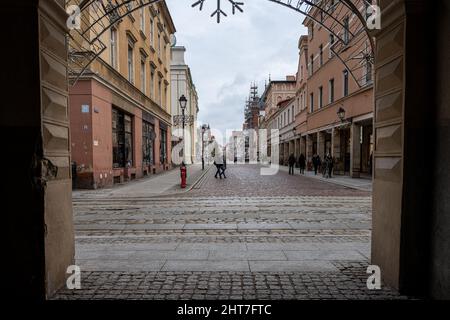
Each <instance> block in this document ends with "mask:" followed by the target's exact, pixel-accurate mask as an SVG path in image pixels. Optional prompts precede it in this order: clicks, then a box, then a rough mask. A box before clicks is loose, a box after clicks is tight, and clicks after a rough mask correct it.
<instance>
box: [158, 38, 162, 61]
mask: <svg viewBox="0 0 450 320" xmlns="http://www.w3.org/2000/svg"><path fill="white" fill-rule="evenodd" d="M158 55H159V56H161V33H158Z"/></svg>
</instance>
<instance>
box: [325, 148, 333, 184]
mask: <svg viewBox="0 0 450 320" xmlns="http://www.w3.org/2000/svg"><path fill="white" fill-rule="evenodd" d="M333 165H334V160H333V157H332V156H331V154H329V153H328V154H327V155H326V157H325V166H326V169H325V171H326V178H331V173H332V172H333Z"/></svg>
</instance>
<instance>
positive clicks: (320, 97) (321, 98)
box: [319, 86, 323, 109]
mask: <svg viewBox="0 0 450 320" xmlns="http://www.w3.org/2000/svg"><path fill="white" fill-rule="evenodd" d="M322 107H323V87H322V86H321V87H319V109H320V108H322Z"/></svg>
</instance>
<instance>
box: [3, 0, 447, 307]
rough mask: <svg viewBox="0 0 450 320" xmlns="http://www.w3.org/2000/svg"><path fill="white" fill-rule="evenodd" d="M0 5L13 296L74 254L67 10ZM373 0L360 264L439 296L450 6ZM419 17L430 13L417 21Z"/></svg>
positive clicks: (52, 281)
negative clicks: (370, 157)
mask: <svg viewBox="0 0 450 320" xmlns="http://www.w3.org/2000/svg"><path fill="white" fill-rule="evenodd" d="M1 6H2V9H5V11H4V12H7V11H8V13H10V14H7V15H5V16H4V17H3V19H2V30H4V32H5V35H6V38H5V39H7V40H8V42H9V43H10V44H11V47H12V48H15V50H9V51H7V52H6V58H7V59H8V61H16V62H18V64H13V63H8V64H6V65H5V66H4V68H3V70H2V75H4V77H5V78H4V79H3V80H5V81H3V83H4V89H5V92H8V94H7V95H5V97H4V99H5V100H4V105H5V106H15V107H14V108H12V107H11V108H2V110H1V112H2V116H1V117H0V119H1V121H2V132H3V136H4V137H10V136H14V139H6V142H5V145H6V148H4V152H5V154H7V155H8V157H3V161H4V162H5V160H6V162H7V163H5V164H4V168H8V169H7V170H5V173H4V177H5V178H6V179H4V184H7V185H8V187H9V188H8V190H7V192H6V194H5V200H6V211H7V228H5V229H6V230H7V231H6V236H7V238H8V239H9V240H10V242H9V243H10V245H9V247H8V250H7V259H8V260H7V261H8V262H9V269H10V271H11V272H10V273H9V274H8V277H7V284H6V286H5V288H6V290H7V292H9V293H11V294H12V295H13V296H16V297H27V298H34V299H45V298H46V297H47V296H48V295H49V294H51V293H52V292H53V291H54V290H56V289H57V288H58V287H60V286H62V285H63V284H64V282H65V277H66V273H65V271H66V268H67V266H68V265H70V264H72V263H73V256H74V249H73V225H72V221H71V208H70V206H68V205H67V204H69V203H70V201H71V200H70V173H69V172H70V170H69V165H68V163H70V162H69V161H68V159H69V157H70V155H69V154H68V151H69V141H68V133H67V132H68V131H67V130H68V123H67V120H65V119H64V115H67V87H66V86H67V75H66V72H65V70H66V68H67V51H65V50H66V49H65V46H64V43H65V41H64V35H65V33H66V32H67V30H66V27H65V22H66V19H67V16H66V14H65V12H64V1H63V0H54V1H47V0H45V1H43V0H41V1H38V0H35V1H14V2H5V3H2V5H1ZM380 6H381V8H382V10H383V11H382V14H383V20H382V21H383V25H382V29H381V30H380V31H379V32H378V33H376V34H375V36H376V37H377V48H376V52H375V57H376V61H377V62H376V80H375V86H376V93H375V94H376V109H375V114H376V115H375V124H374V131H375V143H376V152H375V161H374V163H375V165H374V174H375V182H374V203H373V208H374V215H373V216H374V225H373V244H372V251H373V255H372V262H373V263H374V264H378V265H380V266H381V269H382V276H383V278H384V280H385V282H386V283H388V284H390V285H393V286H394V287H396V288H399V289H400V290H401V291H402V292H404V293H409V294H419V295H426V296H430V297H435V298H449V292H450V289H449V284H450V281H449V270H450V263H449V258H448V257H449V256H450V255H449V254H448V252H449V248H450V241H449V237H448V234H449V231H448V230H449V229H450V219H449V217H448V212H449V207H448V206H449V200H448V191H449V181H450V177H449V174H448V170H444V169H443V168H442V161H441V159H448V158H449V154H448V153H449V150H448V145H449V143H450V142H449V136H450V132H449V130H448V128H449V119H450V116H449V114H448V108H446V107H448V104H449V103H450V99H449V96H448V90H446V88H445V85H446V84H447V83H449V80H450V79H448V78H449V75H448V73H447V72H445V70H448V67H449V66H448V61H449V56H450V43H449V37H448V34H449V33H450V23H449V21H450V19H449V14H450V7H449V4H448V3H445V4H444V1H441V2H439V3H438V2H433V3H431V2H430V1H425V0H421V1H417V0H416V1H409V0H395V1H384V0H381V1H380ZM437 6H439V7H437ZM427 14H428V16H427ZM18 17H19V18H18ZM424 17H428V18H431V20H429V21H426V23H424V20H423V19H424ZM432 21H434V23H435V24H436V25H435V24H434V23H431V22H432ZM30 24H31V26H32V28H31V29H30ZM437 26H439V28H437ZM427 27H428V28H431V30H432V33H434V34H436V36H437V39H435V40H434V41H433V40H430V39H429V38H428V37H427V34H426V33H425V32H424V30H427V29H426V28H427ZM9 30H15V32H14V34H12V33H11V32H10V31H9ZM30 30H31V32H30ZM430 42H431V44H432V45H431V46H430ZM432 60H433V61H435V63H434V64H428V65H427V64H425V63H424V61H432ZM440 70H442V71H440ZM423 79H427V80H428V79H430V81H423ZM6 80H8V81H6ZM433 84H436V86H434V85H433ZM24 91H26V92H27V94H26V95H24ZM424 105H425V106H428V108H427V109H426V110H427V112H424ZM61 117H62V118H61ZM11 162H13V163H14V166H11ZM444 166H445V165H444ZM9 168H14V170H9ZM424 168H428V170H424ZM19 194H20V199H19V201H17V195H19Z"/></svg>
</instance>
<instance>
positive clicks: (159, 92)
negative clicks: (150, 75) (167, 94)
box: [158, 78, 162, 106]
mask: <svg viewBox="0 0 450 320" xmlns="http://www.w3.org/2000/svg"><path fill="white" fill-rule="evenodd" d="M158 102H159V106H162V79H161V78H159V81H158Z"/></svg>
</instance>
